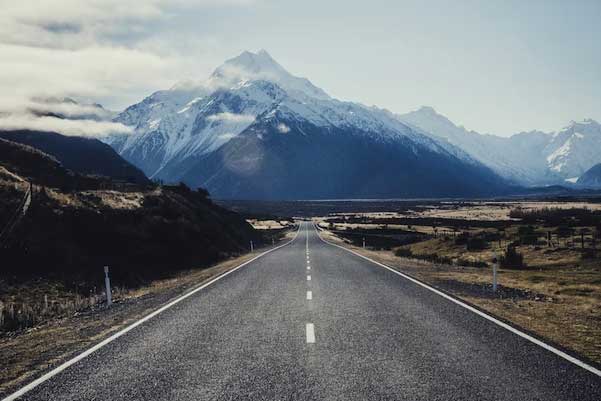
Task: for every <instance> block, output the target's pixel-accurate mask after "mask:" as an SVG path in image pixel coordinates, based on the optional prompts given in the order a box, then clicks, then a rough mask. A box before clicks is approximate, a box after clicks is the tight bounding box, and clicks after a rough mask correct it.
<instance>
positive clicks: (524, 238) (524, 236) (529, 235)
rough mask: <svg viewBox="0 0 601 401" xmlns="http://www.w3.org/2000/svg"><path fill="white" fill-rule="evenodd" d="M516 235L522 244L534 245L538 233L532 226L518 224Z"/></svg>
mask: <svg viewBox="0 0 601 401" xmlns="http://www.w3.org/2000/svg"><path fill="white" fill-rule="evenodd" d="M518 236H519V237H520V242H521V243H522V244H524V245H536V243H537V242H538V234H536V231H535V230H534V227H532V226H520V227H519V228H518Z"/></svg>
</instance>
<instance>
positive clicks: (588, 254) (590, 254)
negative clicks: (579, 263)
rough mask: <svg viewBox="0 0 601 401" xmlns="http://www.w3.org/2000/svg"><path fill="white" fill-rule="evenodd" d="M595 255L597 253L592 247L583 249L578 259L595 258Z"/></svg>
mask: <svg viewBox="0 0 601 401" xmlns="http://www.w3.org/2000/svg"><path fill="white" fill-rule="evenodd" d="M596 256H597V253H596V252H595V250H594V249H583V250H582V253H581V254H580V259H583V260H587V259H595V257H596Z"/></svg>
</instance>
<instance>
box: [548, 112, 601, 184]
mask: <svg viewBox="0 0 601 401" xmlns="http://www.w3.org/2000/svg"><path fill="white" fill-rule="evenodd" d="M543 153H544V154H545V155H546V161H547V165H548V166H549V169H550V170H551V171H553V172H555V173H557V174H558V175H561V176H562V177H566V178H568V177H578V176H580V175H582V174H583V173H584V172H585V171H587V170H588V169H590V168H591V167H592V166H594V165H595V164H597V163H600V162H601V125H599V123H597V122H596V121H594V120H590V119H587V120H584V121H580V122H576V121H572V122H571V123H570V124H569V125H568V126H567V127H565V128H563V129H562V130H561V131H559V132H556V133H554V134H552V135H551V140H550V141H549V144H548V145H547V146H546V147H545V149H544V150H543Z"/></svg>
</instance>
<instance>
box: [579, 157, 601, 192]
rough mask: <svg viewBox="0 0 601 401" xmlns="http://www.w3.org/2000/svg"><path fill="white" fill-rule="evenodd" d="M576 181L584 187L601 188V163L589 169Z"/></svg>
mask: <svg viewBox="0 0 601 401" xmlns="http://www.w3.org/2000/svg"><path fill="white" fill-rule="evenodd" d="M576 183H577V184H578V185H581V186H584V187H591V188H601V163H599V164H595V165H594V166H593V167H591V168H590V169H588V170H587V171H586V172H585V173H584V174H582V175H581V176H580V178H578V181H577V182H576Z"/></svg>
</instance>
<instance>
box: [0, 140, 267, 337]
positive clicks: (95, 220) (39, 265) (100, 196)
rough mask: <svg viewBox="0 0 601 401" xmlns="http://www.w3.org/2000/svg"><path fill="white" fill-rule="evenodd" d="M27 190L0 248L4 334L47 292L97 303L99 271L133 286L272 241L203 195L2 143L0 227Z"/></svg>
mask: <svg viewBox="0 0 601 401" xmlns="http://www.w3.org/2000/svg"><path fill="white" fill-rule="evenodd" d="M29 183H32V184H33V185H32V189H33V191H32V193H33V195H32V202H31V206H30V207H29V209H28V210H27V212H26V213H25V215H24V216H23V217H22V218H21V219H20V221H19V223H18V224H17V225H16V227H15V229H14V230H13V231H12V232H11V235H10V236H9V237H8V238H5V239H4V240H3V241H2V243H0V260H2V272H1V273H2V274H1V275H0V330H2V328H3V327H2V326H3V324H4V328H5V329H9V330H10V329H15V328H19V327H23V324H25V325H27V324H29V323H31V322H21V321H18V320H19V314H21V315H23V314H26V313H25V312H26V311H27V308H28V306H27V305H30V304H31V303H32V302H33V303H37V304H40V303H42V302H43V299H44V295H46V294H49V293H55V292H57V291H58V292H59V293H60V294H63V295H64V294H71V295H69V297H83V298H84V299H92V300H96V299H100V298H101V297H100V295H101V292H102V289H103V275H104V273H103V266H105V265H108V266H110V269H111V276H112V281H113V284H114V286H116V287H124V288H136V287H138V286H141V285H144V284H146V283H149V282H151V281H152V280H156V279H160V278H165V277H171V276H172V275H174V274H176V273H177V272H179V271H182V270H187V269H191V268H203V267H206V266H209V265H211V264H213V263H216V262H218V261H220V260H224V259H226V258H229V257H233V256H237V255H239V254H242V253H245V252H248V248H249V242H250V241H251V240H252V241H253V242H254V244H255V246H257V247H258V246H261V245H262V244H263V243H269V244H271V237H270V236H271V235H273V233H267V232H262V231H261V232H260V231H257V230H255V229H253V227H252V226H251V225H250V224H248V223H247V222H246V221H245V220H244V219H243V218H242V217H240V216H239V215H238V214H236V213H234V212H230V211H227V210H226V209H223V208H221V207H220V206H217V205H215V204H214V203H213V202H212V201H211V200H210V199H209V198H208V194H207V193H206V191H204V190H197V191H192V190H190V189H189V188H187V187H186V186H183V185H182V186H149V185H143V186H139V185H132V184H123V183H121V184H119V183H115V182H112V181H111V180H109V179H107V178H106V177H97V176H86V175H82V174H78V173H74V172H73V171H70V170H68V169H66V168H65V167H64V166H63V165H62V164H61V163H59V162H58V161H57V160H56V159H55V158H53V157H52V156H49V155H47V154H44V153H42V152H40V151H39V150H36V149H33V148H31V147H29V146H26V145H22V144H16V143H13V142H10V141H5V140H1V139H0V227H4V225H5V224H6V221H8V219H9V218H10V217H11V216H12V215H13V214H14V213H15V208H16V207H17V206H18V205H19V204H20V203H21V201H22V199H23V195H24V194H25V191H26V190H27V189H28V188H29V185H30V184H29ZM40 283H43V285H41V287H43V288H42V289H40V285H39V284H40ZM33 288H35V291H34V290H32V289H33ZM42 293H43V294H44V295H40V294H42ZM28 297H30V298H31V297H33V298H35V299H30V298H28ZM9 306H10V308H11V311H12V314H11V313H10V311H9V310H8V308H9ZM3 311H4V312H3ZM8 315H11V316H10V318H9V316H8ZM3 319H4V321H3ZM11 319H13V320H14V321H13V322H12V323H11Z"/></svg>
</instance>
